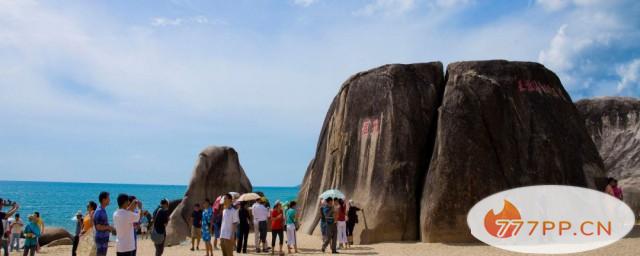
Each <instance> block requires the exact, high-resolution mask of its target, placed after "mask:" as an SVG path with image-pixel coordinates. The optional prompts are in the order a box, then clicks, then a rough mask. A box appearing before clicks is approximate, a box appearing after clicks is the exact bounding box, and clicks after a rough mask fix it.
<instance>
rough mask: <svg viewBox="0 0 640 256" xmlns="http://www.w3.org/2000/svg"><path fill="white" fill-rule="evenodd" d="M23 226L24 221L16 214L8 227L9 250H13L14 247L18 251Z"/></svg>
mask: <svg viewBox="0 0 640 256" xmlns="http://www.w3.org/2000/svg"><path fill="white" fill-rule="evenodd" d="M23 228H24V223H23V222H22V219H21V218H20V214H16V219H15V220H14V221H13V223H11V226H10V227H9V230H11V241H10V242H9V245H10V247H11V251H13V249H15V250H16V252H19V251H20V235H22V229H23Z"/></svg>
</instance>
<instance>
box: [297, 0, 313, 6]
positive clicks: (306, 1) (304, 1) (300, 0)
mask: <svg viewBox="0 0 640 256" xmlns="http://www.w3.org/2000/svg"><path fill="white" fill-rule="evenodd" d="M316 2H318V0H293V3H294V4H296V5H299V6H302V7H309V6H310V5H312V4H314V3H316Z"/></svg>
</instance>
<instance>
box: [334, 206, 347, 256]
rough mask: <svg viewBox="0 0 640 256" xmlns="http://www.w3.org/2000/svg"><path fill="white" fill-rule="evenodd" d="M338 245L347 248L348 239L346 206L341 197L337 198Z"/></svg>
mask: <svg viewBox="0 0 640 256" xmlns="http://www.w3.org/2000/svg"><path fill="white" fill-rule="evenodd" d="M336 211H337V212H338V245H340V247H344V248H347V246H348V245H349V239H347V206H346V205H345V204H344V200H343V199H338V207H337V209H336Z"/></svg>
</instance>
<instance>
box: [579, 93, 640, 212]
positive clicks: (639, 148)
mask: <svg viewBox="0 0 640 256" xmlns="http://www.w3.org/2000/svg"><path fill="white" fill-rule="evenodd" d="M576 106H577V108H578V111H580V113H581V114H582V116H583V117H584V121H585V125H586V126H587V131H588V132H589V133H590V134H591V138H592V139H593V142H594V143H595V144H596V147H597V148H598V151H599V152H600V156H602V160H603V161H604V167H605V169H606V170H607V173H608V175H609V176H610V177H614V178H616V179H618V180H619V181H618V185H619V186H621V187H622V191H623V192H624V201H625V202H626V203H627V204H628V205H629V206H631V208H632V209H633V210H634V212H635V213H636V215H637V214H640V100H638V99H636V98H626V97H603V98H595V99H584V100H580V101H578V102H576Z"/></svg>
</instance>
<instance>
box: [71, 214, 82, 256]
mask: <svg viewBox="0 0 640 256" xmlns="http://www.w3.org/2000/svg"><path fill="white" fill-rule="evenodd" d="M75 220H76V232H75V233H74V236H73V247H71V255H72V256H76V251H77V250H78V244H79V243H80V234H81V233H82V229H83V227H82V226H83V219H82V211H80V210H79V211H78V212H77V213H76V218H75Z"/></svg>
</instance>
